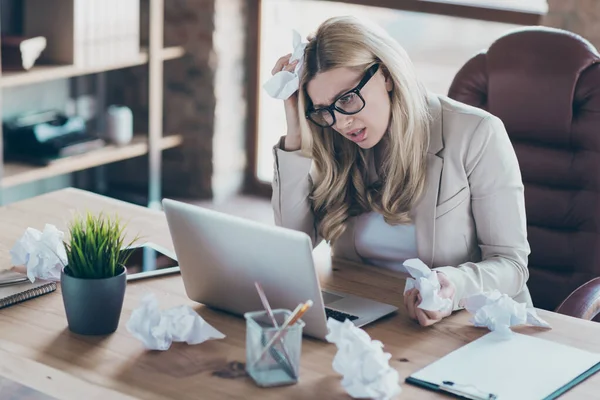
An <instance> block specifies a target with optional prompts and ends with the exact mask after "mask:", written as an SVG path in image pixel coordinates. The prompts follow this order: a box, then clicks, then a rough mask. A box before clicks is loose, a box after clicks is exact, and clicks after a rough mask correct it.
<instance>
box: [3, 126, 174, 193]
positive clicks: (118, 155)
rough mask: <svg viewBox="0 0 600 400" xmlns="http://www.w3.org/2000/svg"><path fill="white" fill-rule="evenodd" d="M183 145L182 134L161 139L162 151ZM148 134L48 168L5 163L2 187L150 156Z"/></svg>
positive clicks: (70, 158) (138, 135) (68, 159)
mask: <svg viewBox="0 0 600 400" xmlns="http://www.w3.org/2000/svg"><path fill="white" fill-rule="evenodd" d="M182 142H183V136H182V135H167V136H163V137H161V138H160V145H159V147H160V149H161V150H166V149H170V148H174V147H177V146H179V145H181V143H182ZM148 152H149V145H148V135H147V134H137V135H135V136H134V138H133V140H132V141H131V143H129V144H127V145H124V146H115V145H107V146H105V147H102V148H100V149H97V150H92V151H90V152H87V153H84V154H78V155H75V156H70V157H67V158H63V159H60V160H57V161H55V162H53V163H52V164H50V165H47V166H35V165H30V164H23V163H16V162H5V163H4V174H3V178H2V184H1V187H2V188H8V187H12V186H17V185H21V184H23V183H27V182H33V181H37V180H40V179H46V178H51V177H53V176H57V175H62V174H67V173H70V172H75V171H81V170H84V169H87V168H93V167H97V166H100V165H105V164H109V163H113V162H117V161H122V160H127V159H130V158H134V157H139V156H143V155H146V154H148Z"/></svg>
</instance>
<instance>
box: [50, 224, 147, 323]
mask: <svg viewBox="0 0 600 400" xmlns="http://www.w3.org/2000/svg"><path fill="white" fill-rule="evenodd" d="M124 228H125V227H124V225H122V224H121V221H120V219H119V218H118V217H116V216H115V217H114V218H110V217H106V216H104V215H103V214H99V215H97V216H94V215H92V214H91V213H87V214H86V216H84V217H83V216H75V218H74V219H73V221H72V222H71V224H70V226H69V234H70V238H69V241H68V242H65V243H64V245H65V250H66V253H67V265H65V267H64V268H63V271H62V272H61V290H62V296H63V303H64V306H65V312H66V314H67V322H68V325H69V329H70V330H71V331H72V332H75V333H78V334H82V335H105V334H109V333H113V332H114V331H115V330H116V329H117V327H118V325H119V318H120V316H121V310H122V307H123V299H124V296H125V287H126V284H127V279H126V269H125V264H126V261H127V259H128V258H129V256H130V254H131V252H129V251H123V249H124V248H125V247H127V246H130V245H131V244H132V243H133V242H135V241H136V240H137V237H136V238H135V239H134V240H132V242H131V243H129V244H128V245H127V246H124V241H125V235H124V234H123V233H124Z"/></svg>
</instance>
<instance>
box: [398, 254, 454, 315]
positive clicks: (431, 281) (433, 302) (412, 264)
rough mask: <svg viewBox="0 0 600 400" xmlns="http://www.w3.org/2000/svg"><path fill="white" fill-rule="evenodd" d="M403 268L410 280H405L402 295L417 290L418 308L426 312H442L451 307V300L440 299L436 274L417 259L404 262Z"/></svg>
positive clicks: (439, 286)
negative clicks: (418, 297)
mask: <svg viewBox="0 0 600 400" xmlns="http://www.w3.org/2000/svg"><path fill="white" fill-rule="evenodd" d="M403 265H404V267H406V270H407V271H408V273H409V274H410V275H411V276H412V278H408V279H406V286H405V287H404V293H406V292H408V291H409V290H411V289H413V288H417V290H418V291H419V293H420V294H421V299H422V300H421V303H420V304H419V305H418V307H419V308H421V309H423V310H427V311H444V310H448V309H449V308H451V307H452V300H451V299H444V298H442V297H440V294H439V293H440V289H441V285H440V281H439V280H438V277H437V273H436V272H435V271H432V270H431V269H429V267H428V266H427V265H425V263H424V262H423V261H421V260H419V259H418V258H411V259H409V260H406V261H405V262H404V264H403Z"/></svg>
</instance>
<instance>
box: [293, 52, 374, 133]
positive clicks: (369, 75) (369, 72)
mask: <svg viewBox="0 0 600 400" xmlns="http://www.w3.org/2000/svg"><path fill="white" fill-rule="evenodd" d="M378 70H379V63H375V64H373V65H372V66H370V67H369V68H368V69H367V72H365V75H364V76H363V77H362V79H361V80H360V82H359V83H358V85H356V86H355V87H354V88H352V89H350V90H348V91H346V92H344V93H342V94H341V95H339V96H338V97H336V98H335V99H334V100H333V103H331V104H330V105H329V106H327V107H319V108H312V106H311V108H309V109H308V110H307V111H306V113H305V117H306V119H308V120H310V121H311V122H312V123H314V124H315V125H317V126H319V127H321V128H330V127H332V126H333V125H335V123H336V118H335V113H334V111H337V112H339V113H340V114H344V115H354V114H358V113H359V112H361V111H362V110H363V109H364V108H365V106H366V105H367V102H366V101H365V99H364V97H362V95H361V94H360V91H361V90H362V88H363V87H364V86H365V85H366V84H367V83H369V81H370V80H371V78H372V77H373V76H374V75H375V74H376V73H377V71H378ZM350 93H356V95H357V96H358V97H359V98H360V100H361V101H362V103H363V105H362V107H361V108H360V109H358V110H357V111H352V112H348V111H344V110H342V109H341V108H339V107H336V105H335V103H337V102H338V100H340V99H341V98H342V97H344V96H347V95H349V94H350ZM322 110H327V111H328V112H329V114H331V117H332V118H333V122H332V123H331V124H329V125H327V126H323V125H321V124H319V123H318V122H316V121H315V120H313V119H312V118H311V117H310V114H311V113H313V112H315V111H322Z"/></svg>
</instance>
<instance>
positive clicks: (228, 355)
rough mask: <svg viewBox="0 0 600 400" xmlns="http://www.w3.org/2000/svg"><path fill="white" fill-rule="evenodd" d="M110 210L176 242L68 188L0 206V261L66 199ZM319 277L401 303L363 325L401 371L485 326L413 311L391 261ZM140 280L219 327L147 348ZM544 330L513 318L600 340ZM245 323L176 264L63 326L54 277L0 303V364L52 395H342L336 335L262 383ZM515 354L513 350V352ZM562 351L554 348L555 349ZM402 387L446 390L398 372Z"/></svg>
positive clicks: (58, 214)
mask: <svg viewBox="0 0 600 400" xmlns="http://www.w3.org/2000/svg"><path fill="white" fill-rule="evenodd" d="M86 209H88V210H91V211H94V212H98V211H101V210H104V211H108V212H114V211H118V212H119V213H120V214H121V215H123V216H124V217H126V218H130V222H129V232H130V233H131V234H132V235H134V234H135V233H136V232H138V231H139V232H140V233H141V234H143V235H144V236H145V237H146V239H147V240H148V241H152V242H155V243H157V244H159V245H162V246H165V247H167V248H169V249H172V243H171V240H170V236H169V233H168V229H167V225H166V220H165V218H164V215H163V214H162V213H160V212H157V211H151V210H148V209H145V208H142V207H137V206H134V205H130V204H126V203H122V202H118V201H115V200H112V199H108V198H104V197H100V196H97V195H94V194H91V193H87V192H83V191H79V190H75V189H67V190H62V191H58V192H54V193H50V194H47V195H44V196H41V197H38V198H33V199H29V200H26V201H23V202H19V203H15V204H11V205H8V206H6V207H3V208H0V226H1V229H0V269H6V268H8V267H9V266H10V256H9V250H10V248H11V247H12V246H13V244H14V242H15V241H16V240H17V239H18V238H19V237H20V236H21V235H22V234H23V232H24V230H25V229H26V228H27V227H28V226H31V227H35V228H37V229H40V230H42V229H43V226H44V224H45V223H52V224H55V225H56V226H57V227H58V228H59V229H62V230H66V224H67V223H68V221H69V218H70V216H71V213H72V212H73V211H76V210H79V211H85V210H86ZM333 269H334V272H333V274H332V276H331V277H330V278H328V279H325V280H324V282H323V286H325V287H329V288H332V289H337V290H345V291H348V292H351V293H354V294H358V295H362V296H365V297H369V298H373V299H376V300H380V301H384V302H389V303H392V304H395V305H397V306H398V307H400V310H401V311H400V313H398V314H397V315H395V316H392V317H388V318H386V319H384V320H380V321H378V322H376V323H374V324H371V325H368V326H367V327H365V330H366V331H367V332H368V333H369V335H371V337H372V338H373V339H378V340H381V341H382V342H383V343H384V345H385V347H384V349H385V350H386V351H387V352H390V353H391V354H392V359H391V361H390V363H391V365H392V366H393V367H394V368H396V369H397V370H398V371H399V373H400V376H401V379H402V380H403V379H404V378H405V377H406V376H407V375H409V374H410V373H412V372H414V371H416V370H418V369H420V368H422V367H424V366H426V365H427V364H429V363H431V362H433V361H435V360H437V359H438V358H440V357H442V356H444V355H446V354H448V353H449V352H451V351H452V350H455V349H457V348H459V347H460V346H462V345H464V344H466V343H468V342H470V341H472V340H474V339H476V338H478V337H480V336H482V335H483V334H485V333H487V330H485V329H478V328H474V327H472V326H470V324H469V322H468V318H469V315H468V314H467V313H466V312H459V313H456V314H455V315H453V316H452V317H450V318H447V319H445V320H444V321H442V322H441V323H438V324H436V325H434V326H433V327H429V328H423V327H420V326H419V325H417V324H416V323H414V322H412V321H410V320H409V319H408V318H407V317H406V315H405V313H404V311H403V307H402V295H401V293H402V290H403V288H404V280H403V279H402V278H400V277H398V276H395V275H394V274H392V273H389V272H387V271H381V270H377V269H372V268H369V267H362V266H353V265H346V264H343V265H342V264H338V263H335V264H334V268H333ZM148 291H152V292H154V293H155V294H156V295H157V296H158V298H159V301H160V305H161V307H163V308H167V307H172V306H176V305H180V304H188V305H191V306H192V307H194V309H195V310H197V311H198V313H199V314H200V315H201V316H202V317H203V318H204V319H206V320H207V321H208V322H209V323H210V324H212V325H213V326H215V327H216V328H217V329H219V330H220V331H221V332H223V333H224V334H225V335H226V336H227V337H226V338H225V339H223V340H215V341H209V342H205V343H203V344H200V345H196V346H189V345H186V344H182V343H174V344H173V345H172V347H171V348H170V349H169V350H168V351H165V352H158V351H146V350H145V349H144V348H143V346H142V343H141V342H140V341H138V340H137V339H135V338H133V336H131V334H129V332H128V331H127V329H126V327H125V325H126V322H127V320H128V319H129V316H130V315H131V311H132V310H133V309H134V308H136V307H137V306H138V304H139V301H140V299H141V298H142V296H143V295H144V294H145V293H147V292H148ZM540 315H541V316H542V317H543V318H545V319H546V320H547V321H548V322H549V323H550V324H551V325H552V326H553V329H552V330H550V331H540V330H536V329H533V328H525V329H520V330H519V331H520V332H522V333H528V334H532V335H535V336H539V337H542V338H547V339H550V340H554V341H557V342H561V343H565V344H568V345H572V346H575V347H579V348H582V349H587V350H591V351H596V352H600V325H599V324H597V323H592V322H587V321H583V320H578V319H573V318H569V317H565V316H562V315H558V314H555V313H550V312H544V311H541V312H540ZM244 340H245V325H244V322H243V320H242V318H238V317H234V316H230V315H226V314H222V313H219V312H216V311H214V310H211V309H208V308H206V307H203V306H202V305H199V304H197V303H194V302H192V301H190V300H189V299H187V297H186V295H185V292H184V288H183V284H182V281H181V277H180V276H179V275H175V276H170V277H165V278H159V279H152V280H145V281H138V282H135V283H133V282H132V283H129V285H128V287H127V293H126V297H125V304H124V306H123V313H122V317H121V322H120V325H119V329H118V330H117V332H115V333H114V334H112V335H109V336H106V337H84V336H78V335H75V334H73V333H71V332H70V331H69V330H68V328H67V321H66V317H65V313H64V308H63V304H62V297H61V295H60V289H59V290H57V291H56V292H54V293H52V294H49V295H45V296H42V297H39V298H37V299H33V300H29V301H26V302H24V303H21V304H19V305H15V306H12V307H8V308H5V309H0V376H4V377H6V378H8V379H11V380H13V381H16V382H19V383H21V384H23V385H26V386H29V387H30V388H32V389H36V390H39V391H41V392H43V393H46V394H48V395H50V396H52V397H55V398H57V399H77V400H80V399H96V398H97V399H106V398H110V399H131V398H143V399H165V398H168V399H194V400H195V399H200V398H201V399H223V398H244V399H248V398H260V399H279V398H286V399H305V398H306V399H323V398H335V399H347V398H349V396H348V395H347V394H346V393H345V391H344V390H343V388H342V387H341V385H340V381H341V379H340V376H339V375H338V374H337V373H336V372H335V371H333V369H332V368H331V363H332V360H333V357H334V355H335V351H336V349H335V346H334V345H331V344H328V343H325V342H320V341H317V340H312V339H305V340H304V343H303V351H302V359H301V372H300V382H299V383H298V384H297V385H294V386H289V387H284V388H272V389H260V388H258V387H256V386H255V385H254V384H253V382H252V380H251V379H250V378H249V377H247V376H245V374H244V371H243V369H241V368H240V365H241V363H243V362H244V359H245V350H244V345H245V342H244ZM516 362H518V360H516ZM557 362H560V360H557ZM401 386H402V393H401V394H400V395H399V396H398V398H399V399H434V398H446V397H442V396H440V395H438V394H436V393H433V392H430V391H426V390H423V389H419V388H416V387H413V386H411V385H408V384H406V383H403V382H402V383H401ZM598 393H600V375H596V376H593V377H591V378H590V379H588V380H587V381H585V382H584V383H582V384H580V385H578V386H577V387H575V388H574V389H572V390H571V391H569V392H568V393H567V394H566V395H565V396H563V397H562V398H564V399H588V398H597V396H598Z"/></svg>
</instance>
